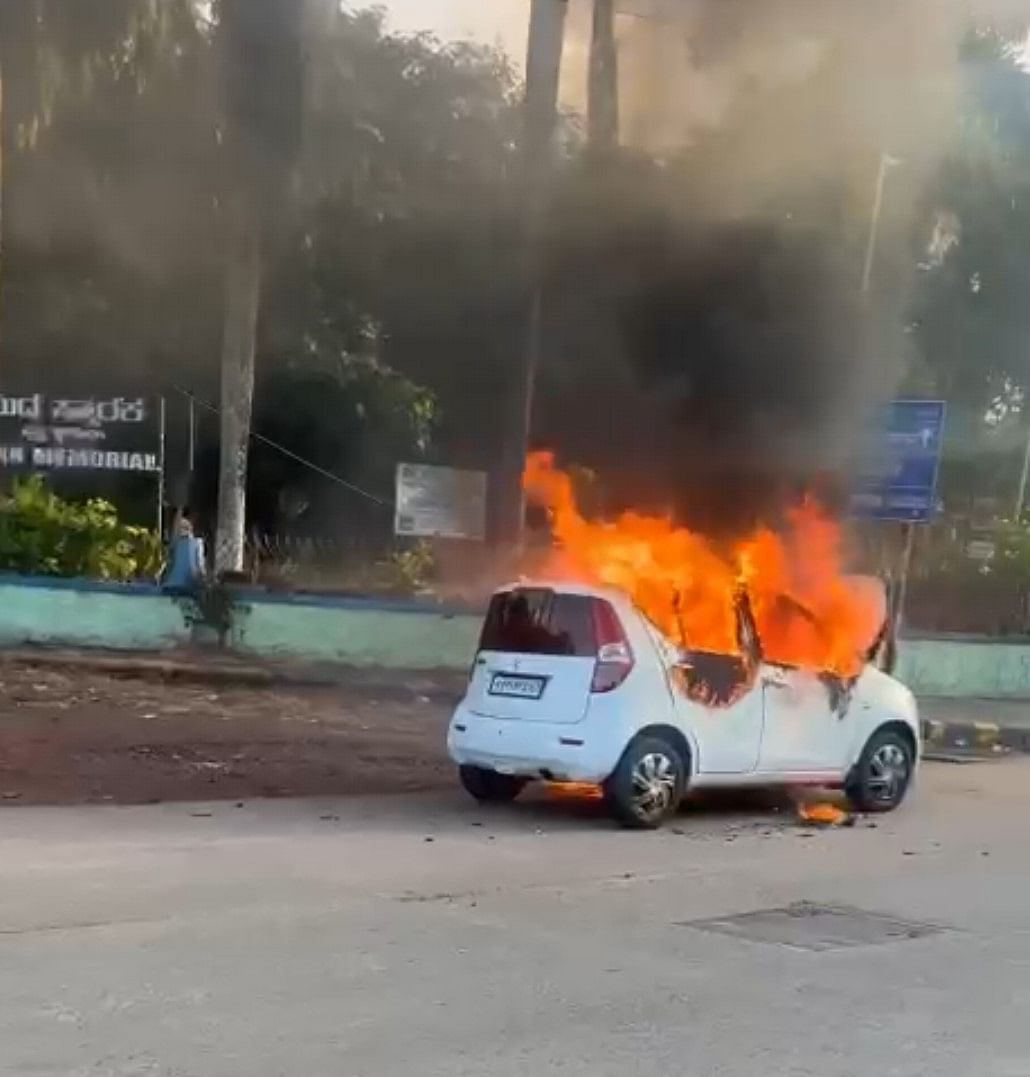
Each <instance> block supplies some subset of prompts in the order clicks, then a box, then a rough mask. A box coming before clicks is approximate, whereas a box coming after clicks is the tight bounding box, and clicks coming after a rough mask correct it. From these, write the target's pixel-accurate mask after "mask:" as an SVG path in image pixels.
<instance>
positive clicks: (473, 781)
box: [458, 766, 528, 804]
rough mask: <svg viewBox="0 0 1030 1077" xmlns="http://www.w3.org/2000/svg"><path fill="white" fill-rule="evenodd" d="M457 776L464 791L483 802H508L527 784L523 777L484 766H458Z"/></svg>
mask: <svg viewBox="0 0 1030 1077" xmlns="http://www.w3.org/2000/svg"><path fill="white" fill-rule="evenodd" d="M458 777H459V778H460V779H461V784H462V786H463V787H464V789H465V792H466V793H468V794H469V796H471V797H474V798H475V799H476V800H479V801H482V802H483V803H485V804H510V803H511V802H512V801H513V800H514V799H515V798H516V797H517V796H518V795H519V793H521V792H522V790H523V789H525V788H526V785H527V784H528V783H527V781H526V779H525V778H516V777H515V776H514V775H511V774H498V773H497V771H496V770H486V769H485V768H484V767H468V766H465V767H459V768H458Z"/></svg>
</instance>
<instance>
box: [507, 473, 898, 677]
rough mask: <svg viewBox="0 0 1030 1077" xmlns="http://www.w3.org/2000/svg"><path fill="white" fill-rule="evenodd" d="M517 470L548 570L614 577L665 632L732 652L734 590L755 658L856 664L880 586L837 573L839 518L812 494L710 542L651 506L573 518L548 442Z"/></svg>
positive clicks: (584, 577) (879, 614) (877, 619)
mask: <svg viewBox="0 0 1030 1077" xmlns="http://www.w3.org/2000/svg"><path fill="white" fill-rule="evenodd" d="M524 481H525V489H526V495H527V498H528V499H529V501H530V502H532V503H534V504H537V505H540V506H542V507H544V508H546V509H547V510H548V511H549V513H550V516H551V523H552V529H553V532H554V537H555V539H556V540H557V542H558V544H559V549H558V550H556V551H553V552H552V554H551V556H550V559H549V562H548V564H547V566H546V570H547V572H548V573H550V574H554V575H560V576H563V577H565V578H572V579H576V580H579V581H581V582H587V583H595V584H602V585H605V586H610V587H616V588H619V589H621V590H623V591H625V592H626V593H627V594H628V595H629V596H630V597H631V598H632V599H633V601H634V602H635V603H636V605H637V606H638V607H639V608H640V609H641V610H643V612H644V613H645V614H646V615H647V616H648V617H649V618H650V619H651V620H652V621H653V622H654V624H655V625H656V626H657V627H658V628H659V629H660V630H661V631H662V632H663V633H664V634H665V635H666V636H668V637H669V638H670V639H674V640H679V641H681V642H682V643H683V644H684V645H685V646H686V647H688V648H689V649H691V650H695V651H706V652H712V653H715V654H733V655H735V654H739V653H740V643H739V641H738V638H737V617H736V601H735V600H736V597H737V595H739V594H740V593H741V591H742V590H743V592H744V593H746V595H747V597H748V598H749V600H750V604H751V610H752V613H753V615H754V620H755V625H756V628H757V630H758V634H759V637H760V639H761V643H762V651H763V655H764V657H765V659H766V660H767V661H769V662H772V663H774V664H779V665H785V666H796V667H802V668H805V669H810V670H813V671H816V672H819V673H824V672H825V673H833V674H836V675H837V676H841V677H854V676H857V675H858V673H859V672H860V671H861V669H862V666H863V662H864V652H866V651H867V650H868V649H869V647H870V646H871V644H872V642H873V640H874V639H875V637H876V634H877V632H878V631H879V629H880V626H881V625H882V623H883V620H884V615H885V610H884V599H883V594H882V589H878V588H877V587H876V586H875V583H874V581H859V580H856V579H855V578H854V577H849V576H847V575H846V574H845V572H844V570H843V558H842V552H841V545H842V541H841V539H842V536H841V530H840V527H839V526H838V525H837V524H836V523H834V522H833V521H832V520H830V519H829V518H828V517H827V516H825V515H824V513H823V512H822V511H821V510H820V509H819V507H818V506H817V505H815V504H814V503H813V502H808V501H806V502H805V503H804V504H802V505H799V506H798V507H796V508H795V509H794V510H792V511H791V512H790V513H789V515H788V527H787V530H786V533H785V534H782V535H781V534H778V533H776V532H774V531H772V530H769V529H759V530H757V531H755V532H754V533H753V534H751V535H749V536H747V537H746V538H744V539H743V540H741V541H739V542H737V543H735V544H732V545H730V546H728V547H727V548H725V549H722V548H719V547H716V546H715V545H714V544H713V543H712V542H711V540H709V539H707V538H705V537H704V536H702V535H699V534H695V533H694V532H692V531H690V530H688V529H686V528H683V527H677V526H675V525H674V524H673V523H672V521H671V520H669V519H667V518H664V517H660V516H645V515H642V514H639V513H634V512H628V513H624V514H623V515H621V516H619V517H618V518H617V519H614V520H587V519H585V518H584V517H583V515H582V514H581V513H580V511H579V507H578V505H577V503H576V496H575V492H574V490H573V485H572V481H571V479H570V478H569V476H568V475H567V474H565V473H564V472H562V471H560V470H559V469H558V468H557V467H556V466H555V459H554V454H553V453H550V452H537V453H532V454H531V455H530V457H529V460H528V461H527V466H526V472H525V480H524ZM863 584H864V585H863Z"/></svg>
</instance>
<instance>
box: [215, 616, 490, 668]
mask: <svg viewBox="0 0 1030 1077" xmlns="http://www.w3.org/2000/svg"><path fill="white" fill-rule="evenodd" d="M479 628H480V618H479V617H478V616H473V615H469V614H456V615H453V616H447V615H444V614H440V613H423V612H413V611H407V610H403V609H399V610H390V609H375V608H348V607H342V608H340V607H332V606H326V607H313V606H300V605H285V604H266V603H261V602H256V603H253V604H252V605H251V608H250V612H249V613H248V614H246V615H245V616H244V617H243V618H241V621H240V625H239V628H238V630H237V632H235V633H234V635H235V637H236V638H235V639H234V645H235V646H236V648H237V649H239V650H240V651H242V652H243V653H249V654H255V655H261V656H262V657H266V658H271V657H277V658H301V659H306V660H308V661H326V662H342V663H345V664H346V665H351V666H385V667H387V668H390V667H394V668H398V669H468V667H469V665H470V664H471V662H472V656H473V654H474V652H475V648H476V640H477V639H478V637H479Z"/></svg>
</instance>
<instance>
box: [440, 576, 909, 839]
mask: <svg viewBox="0 0 1030 1077" xmlns="http://www.w3.org/2000/svg"><path fill="white" fill-rule="evenodd" d="M736 616H737V619H738V638H739V641H740V653H739V655H730V654H711V653H703V652H691V651H687V650H683V649H681V648H678V647H676V646H675V645H673V644H672V643H671V642H670V641H669V640H668V639H667V638H666V637H665V636H664V635H663V634H662V633H661V632H660V631H659V630H658V629H657V628H656V627H655V626H654V625H653V624H652V623H651V622H650V621H649V620H648V619H647V617H646V616H645V615H644V614H643V613H642V612H641V611H640V610H639V609H638V608H637V607H636V606H635V605H634V604H633V602H632V601H631V600H630V599H629V598H628V597H627V596H626V595H625V594H623V593H622V592H620V591H614V590H607V589H605V588H600V587H591V586H579V585H575V584H564V583H563V584H543V583H541V584H519V585H515V586H511V587H506V588H503V589H502V590H500V591H498V592H497V593H496V594H495V595H494V596H493V599H492V601H491V603H490V607H489V611H488V613H487V615H486V620H485V623H484V625H483V630H482V636H481V639H480V645H479V650H478V652H477V654H476V658H475V662H474V665H473V667H472V673H471V676H470V680H469V684H468V688H467V691H466V694H465V698H464V699H463V700H462V702H461V703H460V704H459V705H458V708H457V710H456V712H455V714H454V717H453V719H452V721H451V725H450V730H449V734H448V750H449V752H450V755H451V758H452V759H453V760H454V761H455V762H456V763H457V764H458V766H459V771H460V775H461V781H462V784H463V785H464V787H465V789H466V790H467V791H468V792H469V793H470V794H471V795H472V796H473V797H475V798H476V799H478V800H481V801H511V800H514V799H515V797H517V796H518V795H519V793H520V792H521V791H522V790H523V788H524V787H525V786H526V785H527V783H529V782H531V781H533V780H543V781H547V782H587V783H591V784H596V785H599V786H600V787H601V788H602V789H603V791H604V796H605V800H606V802H607V804H608V806H609V808H610V810H611V811H612V812H613V814H614V815H615V816H616V817H617V818H618V819H620V820H621V821H622V822H623V823H625V824H627V825H628V826H631V827H637V828H653V827H657V826H659V825H660V824H661V823H662V822H663V821H664V820H665V819H667V818H668V817H669V816H670V815H672V814H673V813H674V812H675V811H676V810H677V808H678V806H679V803H680V801H681V799H682V798H683V796H684V794H685V792H686V791H687V789H688V787H689V788H692V789H693V788H707V787H733V786H746V785H777V784H779V785H826V786H837V787H842V788H843V789H844V790H846V792H847V794H848V796H849V797H850V799H851V800H852V802H853V803H854V805H855V806H856V808H858V809H859V810H862V811H868V812H886V811H891V810H893V809H894V808H896V807H898V805H899V804H901V802H902V801H903V800H904V798H905V795H906V793H907V792H908V789H909V787H910V785H911V783H912V780H913V778H914V776H915V773H916V768H917V765H918V762H919V755H920V732H919V721H918V715H917V709H916V702H915V699H914V698H913V696H912V693H911V692H910V691H909V690H908V689H907V688H905V686H904V685H902V684H900V683H899V682H898V681H896V680H894V679H893V678H892V677H890V676H888V675H887V674H886V673H885V672H883V671H881V670H880V669H878V668H876V667H875V666H874V665H873V664H872V663H871V662H870V663H868V664H866V666H865V668H864V669H862V670H861V671H860V672H859V673H858V675H857V676H855V677H853V678H849V679H844V678H841V677H838V676H834V675H831V674H828V673H819V672H815V671H808V670H806V669H802V668H792V667H790V666H785V665H779V664H774V663H771V662H769V661H767V660H765V659H764V658H763V655H762V641H761V639H759V637H758V633H757V631H756V629H755V622H754V618H753V617H752V616H751V615H750V610H749V607H748V605H747V603H746V602H743V603H741V604H740V605H739V606H738V608H737V610H736Z"/></svg>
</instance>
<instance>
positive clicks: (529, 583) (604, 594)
mask: <svg viewBox="0 0 1030 1077" xmlns="http://www.w3.org/2000/svg"><path fill="white" fill-rule="evenodd" d="M509 591H554V592H555V594H559V595H581V596H583V597H584V598H604V599H607V600H608V601H609V602H618V603H625V604H627V605H629V606H633V602H632V600H631V599H630V597H629V595H628V594H626V592H625V591H622V590H620V589H619V588H617V587H604V586H603V585H598V584H591V583H577V582H575V581H573V580H549V579H536V580H516V581H513V582H512V583H509V584H507V585H505V586H504V587H498V588H497V590H496V591H495V592H494V593H495V594H498V595H503V594H506V593H508V592H509Z"/></svg>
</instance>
